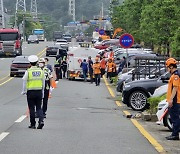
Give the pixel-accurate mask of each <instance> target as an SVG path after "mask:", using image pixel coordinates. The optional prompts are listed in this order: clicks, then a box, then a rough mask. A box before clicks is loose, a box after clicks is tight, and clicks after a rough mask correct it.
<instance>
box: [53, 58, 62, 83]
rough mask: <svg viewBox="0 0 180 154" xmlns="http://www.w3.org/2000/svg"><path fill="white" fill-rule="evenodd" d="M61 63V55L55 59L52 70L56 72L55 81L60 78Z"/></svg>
mask: <svg viewBox="0 0 180 154" xmlns="http://www.w3.org/2000/svg"><path fill="white" fill-rule="evenodd" d="M61 63H62V58H61V57H59V58H58V59H56V61H55V62H54V70H55V73H56V81H58V80H59V79H62V70H61Z"/></svg>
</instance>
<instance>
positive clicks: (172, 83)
mask: <svg viewBox="0 0 180 154" xmlns="http://www.w3.org/2000/svg"><path fill="white" fill-rule="evenodd" d="M166 67H167V68H168V71H169V72H170V74H171V77H170V79H169V82H168V90H167V102H168V105H169V113H170V117H171V120H172V124H173V129H172V134H171V135H170V136H168V137H166V139H167V140H179V130H180V73H179V72H178V70H177V61H176V60H175V59H174V58H169V59H167V61H166Z"/></svg>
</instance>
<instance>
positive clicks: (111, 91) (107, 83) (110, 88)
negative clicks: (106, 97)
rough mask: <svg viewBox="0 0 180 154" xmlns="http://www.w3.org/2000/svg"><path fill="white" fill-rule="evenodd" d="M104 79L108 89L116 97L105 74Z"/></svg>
mask: <svg viewBox="0 0 180 154" xmlns="http://www.w3.org/2000/svg"><path fill="white" fill-rule="evenodd" d="M103 79H104V82H105V85H106V87H107V88H108V90H109V93H110V95H111V96H112V97H113V98H114V97H115V94H114V92H113V90H112V89H111V88H110V86H109V84H108V82H107V79H106V78H105V77H104V76H103Z"/></svg>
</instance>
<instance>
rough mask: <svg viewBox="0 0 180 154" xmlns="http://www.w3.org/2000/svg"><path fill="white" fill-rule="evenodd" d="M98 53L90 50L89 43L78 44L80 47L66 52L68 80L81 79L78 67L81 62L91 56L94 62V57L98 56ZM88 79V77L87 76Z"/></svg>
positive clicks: (95, 50) (81, 75)
mask: <svg viewBox="0 0 180 154" xmlns="http://www.w3.org/2000/svg"><path fill="white" fill-rule="evenodd" d="M98 51H99V50H97V49H95V48H92V47H91V45H90V44H89V43H80V46H78V47H74V48H73V49H71V50H70V51H69V52H68V57H67V64H68V67H67V77H68V79H69V80H75V79H83V72H82V68H81V67H80V64H81V62H82V61H83V60H84V59H86V61H88V57H89V56H91V59H92V61H93V62H94V60H95V58H96V56H98ZM88 78H89V76H88Z"/></svg>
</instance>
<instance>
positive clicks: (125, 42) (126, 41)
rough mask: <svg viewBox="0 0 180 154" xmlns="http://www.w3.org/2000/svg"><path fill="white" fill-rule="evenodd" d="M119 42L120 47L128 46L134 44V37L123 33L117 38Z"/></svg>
mask: <svg viewBox="0 0 180 154" xmlns="http://www.w3.org/2000/svg"><path fill="white" fill-rule="evenodd" d="M119 42H120V45H121V47H122V48H130V47H132V45H133V44H134V38H133V36H132V35H131V34H128V33H126V34H123V35H121V37H120V38H119Z"/></svg>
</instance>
